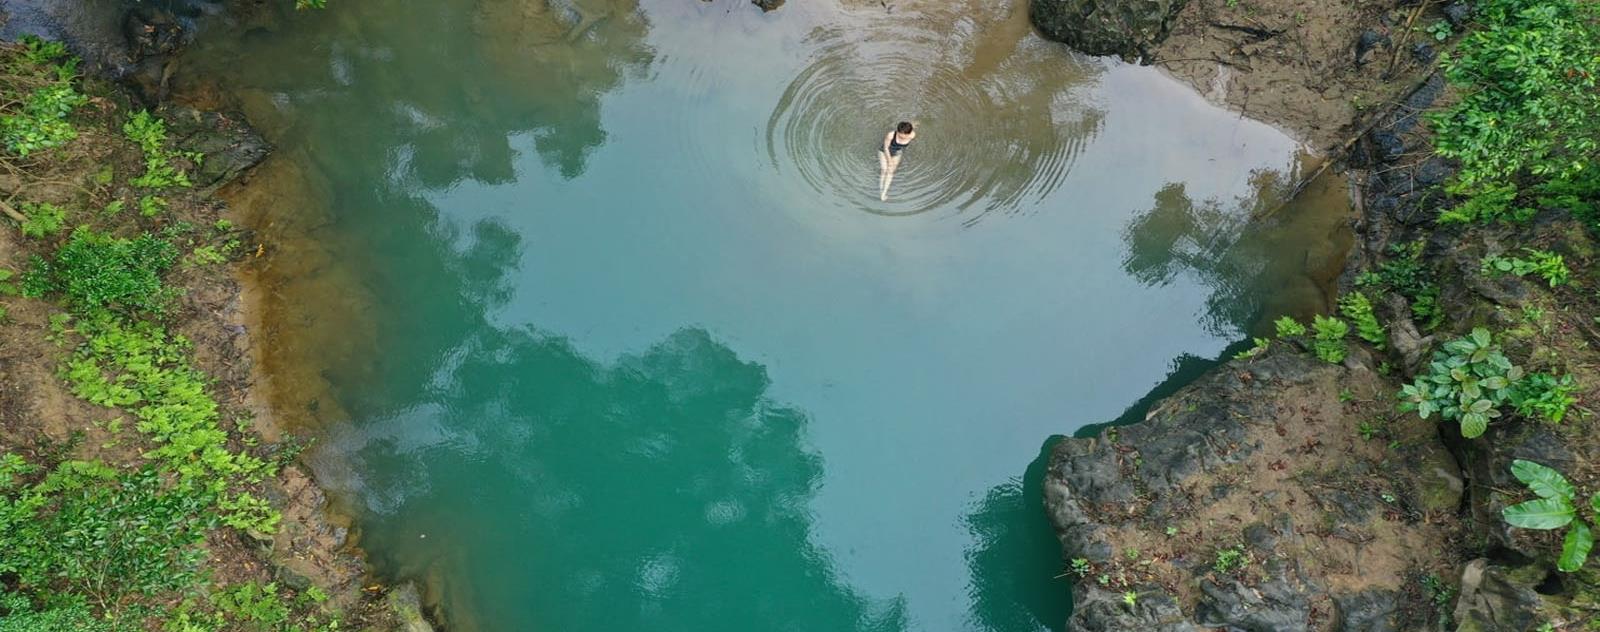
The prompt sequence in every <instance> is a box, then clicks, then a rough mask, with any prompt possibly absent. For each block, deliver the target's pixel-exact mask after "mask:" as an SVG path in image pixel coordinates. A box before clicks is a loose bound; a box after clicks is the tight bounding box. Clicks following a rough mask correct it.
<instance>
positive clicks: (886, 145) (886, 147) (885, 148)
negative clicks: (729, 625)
mask: <svg viewBox="0 0 1600 632" xmlns="http://www.w3.org/2000/svg"><path fill="white" fill-rule="evenodd" d="M891 140H894V131H893V130H890V131H889V133H888V134H884V135H883V153H886V154H887V153H889V141H891Z"/></svg>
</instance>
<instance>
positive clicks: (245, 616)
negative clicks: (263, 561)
mask: <svg viewBox="0 0 1600 632" xmlns="http://www.w3.org/2000/svg"><path fill="white" fill-rule="evenodd" d="M211 603H212V604H213V605H215V606H216V608H217V610H218V611H219V612H221V613H223V614H224V615H226V616H228V618H230V619H232V620H234V621H237V622H239V623H240V624H241V625H240V627H241V628H245V629H251V630H275V629H277V628H278V626H281V625H283V624H285V623H287V622H288V621H289V606H288V605H286V604H284V603H283V600H281V599H279V598H278V585H277V584H275V583H274V584H267V585H265V586H263V585H261V584H258V583H256V582H249V583H244V584H239V585H238V586H234V587H233V588H230V589H228V590H224V591H222V592H220V593H217V594H215V595H212V596H211Z"/></svg>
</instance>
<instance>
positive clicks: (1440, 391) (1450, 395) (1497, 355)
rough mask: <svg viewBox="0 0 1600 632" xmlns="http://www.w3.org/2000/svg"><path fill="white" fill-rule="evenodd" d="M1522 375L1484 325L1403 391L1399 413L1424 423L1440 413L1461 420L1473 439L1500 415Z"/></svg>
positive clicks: (1450, 345) (1437, 356)
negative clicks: (1417, 417)
mask: <svg viewBox="0 0 1600 632" xmlns="http://www.w3.org/2000/svg"><path fill="white" fill-rule="evenodd" d="M1522 377H1523V372H1522V368H1521V367H1518V366H1515V365H1513V364H1511V361H1510V360H1509V359H1507V358H1506V356H1505V354H1504V353H1502V352H1501V351H1500V346H1499V345H1496V344H1494V341H1493V336H1491V335H1490V334H1489V330H1487V329H1484V328H1482V327H1479V328H1476V329H1473V330H1472V333H1471V334H1470V335H1468V336H1466V337H1464V338H1459V339H1456V340H1452V341H1450V342H1447V343H1445V344H1444V346H1443V349H1442V350H1439V351H1435V352H1434V353H1433V360H1432V361H1431V362H1429V363H1428V370H1427V372H1426V373H1423V374H1419V375H1418V376H1417V377H1416V381H1414V382H1412V383H1411V384H1407V385H1406V386H1404V387H1403V388H1401V389H1400V393H1399V397H1400V400H1401V402H1400V410H1401V411H1404V412H1411V411H1416V413H1417V415H1418V416H1420V417H1422V418H1423V419H1427V418H1429V417H1431V416H1432V415H1433V414H1434V413H1438V414H1439V416H1440V418H1441V419H1444V420H1447V421H1456V422H1458V423H1459V424H1460V425H1461V436H1463V437H1466V438H1468V439H1471V438H1474V437H1478V436H1482V435H1483V432H1484V431H1485V430H1487V429H1488V427H1489V421H1490V420H1491V419H1494V418H1496V417H1499V416H1500V407H1501V406H1502V405H1504V404H1505V403H1506V402H1508V401H1509V400H1510V399H1511V389H1512V386H1513V385H1514V384H1516V383H1517V382H1518V381H1519V380H1521V379H1522Z"/></svg>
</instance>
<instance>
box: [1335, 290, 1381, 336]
mask: <svg viewBox="0 0 1600 632" xmlns="http://www.w3.org/2000/svg"><path fill="white" fill-rule="evenodd" d="M1339 312H1340V313H1342V314H1344V316H1345V318H1348V319H1350V322H1353V323H1355V324H1356V335H1357V336H1360V337H1361V339H1362V340H1365V341H1367V342H1369V343H1372V346H1374V347H1377V348H1379V349H1382V348H1383V346H1384V343H1385V342H1387V341H1388V339H1389V334H1388V332H1387V331H1384V329H1383V325H1380V324H1378V317H1377V316H1376V315H1374V314H1373V313H1372V302H1371V301H1369V300H1367V295H1366V294H1362V293H1361V292H1351V293H1349V294H1346V295H1344V297H1343V298H1340V299H1339Z"/></svg>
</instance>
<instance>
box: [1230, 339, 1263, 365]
mask: <svg viewBox="0 0 1600 632" xmlns="http://www.w3.org/2000/svg"><path fill="white" fill-rule="evenodd" d="M1254 342H1255V346H1253V347H1250V348H1249V349H1245V350H1244V351H1240V352H1239V353H1237V354H1235V355H1234V356H1233V359H1235V360H1248V359H1250V358H1254V357H1256V356H1259V355H1261V354H1263V353H1266V352H1267V348H1268V347H1271V346H1272V340H1271V339H1268V338H1256V339H1254Z"/></svg>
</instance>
